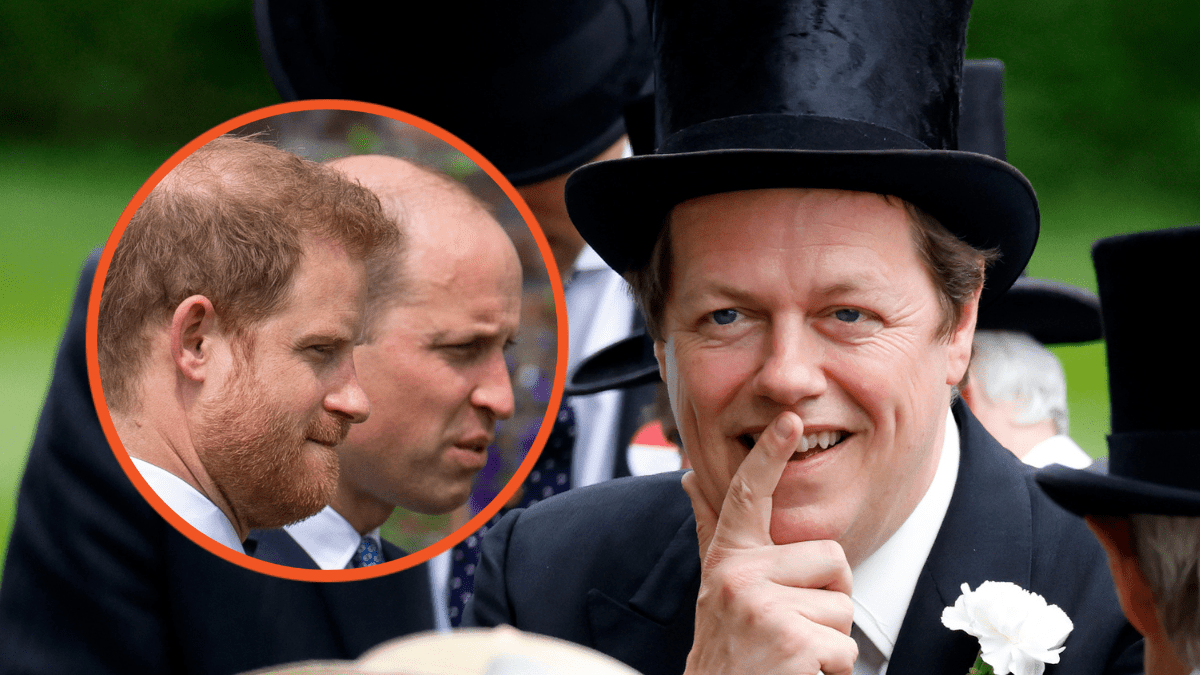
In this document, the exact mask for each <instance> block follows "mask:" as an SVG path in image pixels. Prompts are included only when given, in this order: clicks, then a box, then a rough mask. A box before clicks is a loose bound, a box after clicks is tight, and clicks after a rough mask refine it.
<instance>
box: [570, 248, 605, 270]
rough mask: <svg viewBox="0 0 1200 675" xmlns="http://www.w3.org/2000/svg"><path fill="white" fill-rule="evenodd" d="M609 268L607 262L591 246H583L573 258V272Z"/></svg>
mask: <svg viewBox="0 0 1200 675" xmlns="http://www.w3.org/2000/svg"><path fill="white" fill-rule="evenodd" d="M606 269H609V267H608V263H606V262H604V259H603V258H601V257H600V254H599V253H596V250H595V249H593V248H592V247H591V246H584V247H583V250H581V251H580V252H579V256H578V257H576V258H575V267H574V268H573V270H572V271H574V272H596V271H603V270H606Z"/></svg>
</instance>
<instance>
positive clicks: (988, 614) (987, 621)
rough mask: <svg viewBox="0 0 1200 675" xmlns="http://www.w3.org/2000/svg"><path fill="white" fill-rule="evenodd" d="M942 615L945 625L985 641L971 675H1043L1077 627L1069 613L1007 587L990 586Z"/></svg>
mask: <svg viewBox="0 0 1200 675" xmlns="http://www.w3.org/2000/svg"><path fill="white" fill-rule="evenodd" d="M962 591H963V594H962V595H961V596H959V598H958V600H956V601H955V602H954V606H953V607H947V608H946V609H944V610H942V623H943V624H945V625H946V627H947V628H949V629H950V630H961V631H966V632H967V633H970V634H971V635H974V636H975V637H977V638H979V656H978V657H977V658H976V659H975V665H974V666H972V667H971V670H970V671H969V674H970V675H992V673H994V674H995V675H1009V673H1012V675H1042V673H1043V671H1045V670H1046V664H1047V663H1058V655H1059V654H1060V653H1062V650H1063V643H1064V642H1066V640H1067V635H1069V634H1070V633H1071V629H1073V628H1074V627H1075V625H1074V624H1073V623H1071V619H1070V618H1068V617H1067V613H1066V612H1064V611H1062V609H1060V608H1059V607H1058V605H1051V604H1048V603H1047V602H1046V599H1045V598H1043V597H1042V596H1040V595H1038V594H1037V593H1030V592H1029V591H1027V590H1025V589H1023V588H1021V587H1020V586H1018V585H1016V584H1012V583H1009V582H1007V581H985V582H983V583H982V584H980V585H979V588H977V589H975V590H974V591H972V590H971V587H970V586H968V585H967V584H963V585H962Z"/></svg>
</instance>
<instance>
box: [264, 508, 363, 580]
mask: <svg viewBox="0 0 1200 675" xmlns="http://www.w3.org/2000/svg"><path fill="white" fill-rule="evenodd" d="M283 529H284V530H286V531H287V533H288V534H290V535H292V539H295V540H296V543H297V544H300V548H302V549H304V552H305V553H307V554H308V557H310V558H312V559H313V562H315V563H317V567H320V568H321V569H323V570H344V569H346V566H347V565H349V564H350V560H351V559H352V558H353V557H354V553H355V552H356V551H358V544H359V543H360V542H361V541H362V536H360V535H359V534H358V530H356V529H354V526H353V525H351V524H350V523H349V522H348V521H347V520H346V519H345V518H343V517H342V515H341V514H340V513H338V512H337V511H334V510H333V507H332V506H326V507H325V508H323V509H321V510H320V511H318V512H317V514H316V515H315V516H312V517H310V518H305V519H304V520H302V521H300V522H298V523H293V524H291V525H288V526H286V527H284V528H283ZM366 536H368V537H370V538H372V539H374V540H375V544H376V545H377V546H379V550H380V551H383V542H382V541H380V539H379V528H378V527H377V528H375V529H374V530H371V531H370V532H368V533H367V535H366Z"/></svg>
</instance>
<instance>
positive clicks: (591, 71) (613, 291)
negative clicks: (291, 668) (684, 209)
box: [255, 0, 654, 625]
mask: <svg viewBox="0 0 1200 675" xmlns="http://www.w3.org/2000/svg"><path fill="white" fill-rule="evenodd" d="M255 15H256V25H257V29H258V35H259V43H260V45H261V47H262V52H263V61H264V63H265V64H266V67H267V71H268V73H269V74H270V76H271V80H272V82H273V83H274V85H275V88H276V89H277V90H278V91H279V93H280V96H282V97H283V98H284V100H299V99H306V98H347V99H356V100H361V101H369V102H372V103H378V104H381V105H387V106H391V107H394V108H397V109H400V110H403V111H405V112H409V113H412V114H414V115H417V116H419V117H422V118H424V119H427V120H429V121H430V122H433V123H434V124H437V125H439V126H441V127H443V128H445V129H447V130H448V131H450V132H451V133H453V134H455V135H457V136H458V137H460V138H462V139H463V140H464V141H466V142H467V143H469V144H470V145H471V146H472V147H474V148H475V149H476V150H478V151H479V152H480V154H482V155H483V156H484V157H485V158H487V160H488V161H490V162H492V163H493V164H494V165H495V166H496V168H497V169H499V170H500V171H501V172H502V173H503V174H504V176H505V177H506V178H508V180H509V181H511V182H512V183H513V185H514V186H516V188H517V191H518V192H519V193H520V194H521V196H522V198H523V199H525V200H526V203H527V204H528V205H529V207H530V209H531V211H532V212H533V214H534V216H535V218H536V219H537V221H538V224H539V226H540V227H541V229H542V231H543V232H544V233H545V235H546V239H547V241H548V243H549V245H550V249H551V251H552V253H553V257H554V260H555V264H556V265H557V267H558V271H559V274H560V275H561V278H562V280H563V282H564V287H565V293H566V304H567V316H568V321H569V334H570V336H571V337H570V344H569V346H568V357H567V364H566V368H567V373H568V374H569V373H570V372H572V371H573V370H574V369H575V367H576V366H577V365H578V363H579V362H580V361H581V360H582V358H583V356H584V355H585V354H588V353H591V352H593V351H596V350H598V349H601V348H603V347H605V346H607V345H609V344H611V343H613V342H616V341H618V340H620V339H622V338H624V337H626V336H628V335H630V334H631V333H632V332H635V331H637V330H639V329H640V328H641V325H642V321H641V317H640V316H638V314H637V312H636V310H635V307H634V303H633V300H632V298H630V297H629V295H628V293H627V292H626V289H625V285H624V282H623V281H622V280H621V278H620V276H619V275H618V274H616V273H615V272H614V271H613V270H612V269H610V268H609V267H608V265H606V264H605V263H604V261H603V260H602V259H601V258H600V256H598V255H596V253H595V251H593V250H592V249H591V248H590V247H588V246H587V245H586V243H585V242H584V241H583V239H582V237H580V236H579V233H578V232H577V231H576V230H575V228H574V226H573V225H572V223H571V220H570V218H569V217H568V215H567V211H566V202H565V199H564V196H563V194H564V193H563V190H564V186H565V183H566V180H567V175H568V174H569V173H570V172H571V171H572V170H574V169H576V168H578V167H580V166H583V165H585V164H588V163H590V162H593V161H598V160H607V159H613V158H617V157H621V156H624V155H626V154H628V152H629V149H628V148H629V145H630V143H632V145H633V146H634V147H633V150H635V151H638V152H648V151H649V149H651V148H652V147H653V145H654V138H653V130H652V129H651V128H648V127H647V126H646V125H645V124H640V122H641V121H642V120H644V119H645V118H644V117H640V116H637V115H634V116H632V117H631V118H630V119H632V120H635V121H634V122H631V123H630V124H627V122H626V119H627V118H626V110H627V109H631V108H633V107H637V106H639V105H640V106H642V107H644V105H645V103H646V102H647V97H648V96H649V94H650V91H651V90H650V68H651V58H652V56H651V50H650V26H649V22H648V21H647V17H646V10H645V3H644V2H642V1H641V0H582V1H579V2H570V3H563V2H560V1H559V0H538V1H536V2H524V3H519V4H518V5H512V4H505V3H499V4H493V5H488V4H484V5H478V6H474V7H472V10H471V11H470V12H467V13H464V12H463V11H462V8H461V7H459V6H457V5H453V4H447V3H405V4H396V3H383V2H361V1H360V2H324V1H321V0H313V1H311V2H304V3H294V2H280V1H279V0H256V2H255ZM364 17H370V19H369V20H366V21H364ZM404 26H410V27H419V28H413V29H412V30H411V31H409V32H408V33H407V34H406V35H405V37H404V39H402V40H397V39H396V31H397V27H404ZM431 54H436V55H437V58H430V55H431ZM410 62H411V63H420V64H421V67H419V68H406V67H395V64H405V63H410ZM448 83H453V85H452V86H448ZM627 135H628V138H629V140H627ZM553 380H554V375H553V373H550V372H544V373H540V374H538V376H537V377H526V378H522V380H521V382H526V383H531V384H529V385H522V386H531V387H532V388H534V389H536V390H541V389H545V390H547V391H548V390H549V386H548V385H549V383H550V382H552V381H553ZM653 398H654V389H653V387H652V386H646V387H641V388H636V389H631V390H629V391H606V392H602V393H598V394H595V395H588V396H580V397H573V398H570V399H564V402H563V404H562V407H561V408H560V410H559V411H558V416H557V417H556V420H555V425H554V428H553V430H552V433H551V435H550V438H549V440H548V441H547V443H546V446H545V448H544V449H543V450H542V455H541V457H540V459H539V461H538V464H537V465H536V466H535V467H534V469H533V470H532V471H531V472H530V478H529V480H527V481H526V483H525V485H524V486H523V489H522V491H521V493H520V494H519V495H518V496H517V497H516V498H515V499H514V500H513V502H512V503H511V506H526V505H529V504H532V503H536V502H537V501H540V500H541V499H545V498H546V497H548V496H551V495H554V494H557V493H560V492H563V491H566V490H568V489H570V488H572V487H579V486H584V485H591V484H593V483H598V482H601V481H605V480H609V479H611V478H614V477H619V476H627V475H629V473H630V467H629V466H628V462H627V458H626V453H625V452H624V449H625V448H626V447H627V446H628V444H629V440H630V439H631V438H632V437H633V434H634V432H635V431H636V430H637V427H638V424H639V422H640V413H641V410H642V409H643V408H644V407H645V405H647V404H648V403H650V402H651V401H653ZM464 520H465V518H464ZM489 526H490V524H489V525H485V526H484V527H483V528H481V530H480V531H479V532H478V533H477V536H474V537H470V538H468V539H467V541H466V542H464V543H463V544H461V545H460V546H458V547H457V548H456V549H455V551H454V552H453V553H451V552H447V553H446V554H445V555H444V556H443V557H441V558H440V559H438V560H435V561H433V562H432V563H431V573H432V575H433V578H434V584H435V586H436V585H439V584H446V585H448V586H449V588H448V601H447V602H448V607H447V615H446V616H445V617H443V619H444V620H446V621H447V622H448V624H446V625H449V624H453V625H457V623H458V621H459V620H460V619H461V611H462V607H463V605H464V603H465V602H466V601H467V600H468V599H469V598H470V595H471V592H472V588H473V583H472V576H473V570H474V569H475V564H476V560H477V558H478V548H477V542H478V540H479V537H481V536H482V535H483V534H484V533H485V532H486V531H487V529H488V527H489Z"/></svg>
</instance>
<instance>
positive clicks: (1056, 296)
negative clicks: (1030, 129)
mask: <svg viewBox="0 0 1200 675" xmlns="http://www.w3.org/2000/svg"><path fill="white" fill-rule="evenodd" d="M962 98H963V104H962V119H961V120H960V122H959V126H958V149H959V150H965V151H967V152H978V153H980V154H983V155H991V156H992V157H995V158H996V159H1005V154H1006V153H1005V132H1004V62H1002V61H1000V60H999V59H970V60H968V61H967V62H966V63H965V64H964V65H963V88H962ZM975 327H976V329H979V330H1011V331H1021V332H1023V333H1029V334H1030V335H1032V336H1033V337H1034V339H1035V340H1037V341H1039V342H1041V343H1043V344H1062V343H1077V342H1090V341H1092V340H1099V339H1100V338H1101V336H1102V335H1103V332H1102V330H1101V327H1100V300H1099V298H1097V297H1096V295H1095V294H1094V293H1092V292H1090V291H1086V290H1084V289H1082V288H1077V287H1075V286H1072V285H1070V284H1066V283H1063V282H1061V281H1052V280H1050V279H1037V278H1033V277H1026V276H1022V277H1020V278H1018V279H1017V280H1016V282H1014V283H1013V285H1012V287H1011V288H1009V289H1008V290H1007V291H1006V292H1005V293H1004V294H1003V295H1001V296H999V297H998V298H996V299H995V300H993V301H992V302H991V304H989V305H988V306H987V307H985V308H983V309H982V310H980V312H979V321H978V323H976V325H975Z"/></svg>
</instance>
